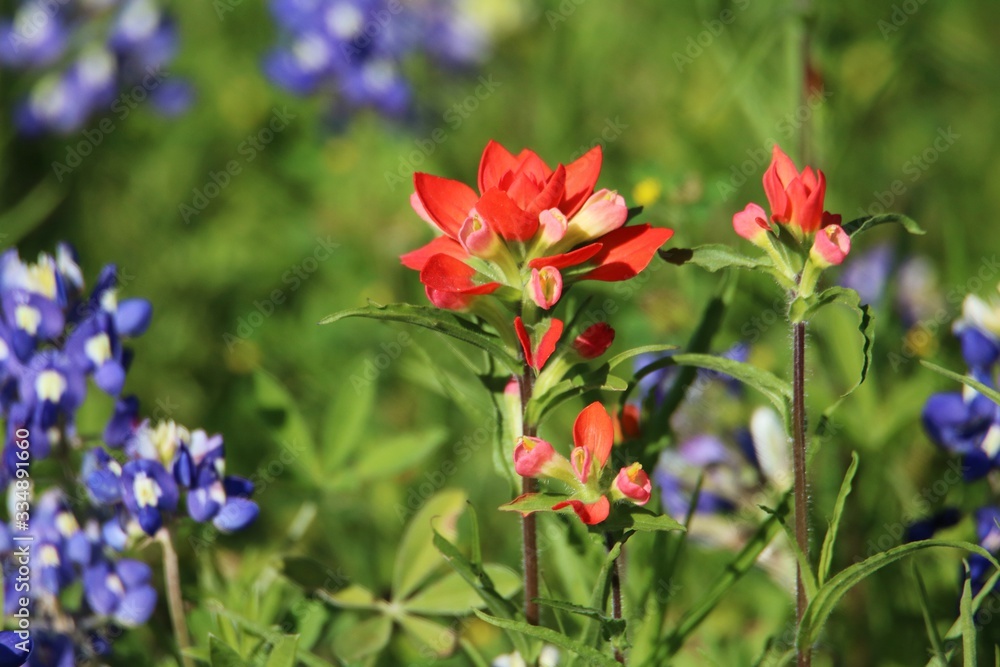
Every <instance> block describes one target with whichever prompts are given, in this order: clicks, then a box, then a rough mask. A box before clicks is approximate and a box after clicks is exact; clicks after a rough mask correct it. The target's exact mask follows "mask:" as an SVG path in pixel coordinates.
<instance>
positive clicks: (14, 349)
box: [0, 244, 258, 665]
mask: <svg viewBox="0 0 1000 667" xmlns="http://www.w3.org/2000/svg"><path fill="white" fill-rule="evenodd" d="M118 290H119V285H118V279H117V270H116V269H115V267H114V266H113V265H109V266H107V267H105V268H104V269H103V270H102V271H101V272H100V275H99V277H98V279H97V282H96V284H95V286H94V288H93V289H92V290H91V291H90V293H89V294H86V293H85V291H84V281H83V274H82V271H81V270H80V267H79V264H78V261H77V258H76V254H75V252H74V250H73V249H72V248H71V247H70V246H68V245H65V244H63V245H59V246H58V249H57V252H56V254H55V256H52V255H47V254H42V255H40V256H39V258H38V260H37V262H35V263H26V262H24V261H22V260H21V258H20V256H19V254H18V252H17V250H15V249H11V250H8V251H6V252H5V253H4V254H3V255H0V417H2V418H3V420H4V422H5V423H6V437H5V444H4V450H3V455H2V457H0V482H2V484H3V485H4V486H5V487H7V489H8V492H9V494H10V501H11V502H10V508H11V509H10V512H11V517H10V518H11V521H10V523H3V522H0V563H2V565H3V568H4V573H5V576H4V580H3V585H4V597H3V599H4V604H5V608H4V613H5V615H6V616H8V617H10V616H14V617H15V618H16V614H17V613H18V612H19V611H20V610H22V609H27V610H28V612H27V613H30V614H31V619H32V633H31V640H32V642H33V647H32V649H31V654H30V658H29V656H28V655H26V654H25V652H24V651H23V650H21V649H23V648H25V646H26V645H25V644H23V642H24V640H25V638H24V637H19V636H18V634H17V633H15V634H13V635H11V634H0V664H4V665H5V664H22V663H23V662H24V661H25V660H29V664H32V665H56V664H58V665H63V664H67V665H71V664H75V660H76V658H77V657H78V656H83V657H84V658H85V659H88V660H89V659H91V658H93V657H95V656H102V655H105V654H106V653H107V652H108V651H110V645H109V643H108V641H107V638H106V635H104V634H102V628H105V627H107V626H109V625H112V626H121V627H133V626H136V625H141V624H143V623H145V622H146V620H147V619H148V618H149V617H150V615H151V614H152V612H153V609H154V607H155V605H156V598H157V596H156V591H155V589H154V588H153V585H152V578H153V577H152V570H151V569H150V567H149V566H148V565H146V564H145V563H143V562H141V561H139V560H135V559H133V558H127V557H125V556H124V553H125V551H126V550H127V549H128V548H130V547H131V546H133V545H135V544H136V543H137V541H138V538H140V537H142V536H143V535H150V536H152V535H156V534H157V533H158V531H160V529H161V528H162V527H163V526H164V525H165V522H166V521H167V520H168V519H169V518H170V515H171V514H172V513H174V512H175V511H176V510H177V507H178V504H179V500H180V495H181V492H182V491H186V507H187V513H188V515H189V516H190V517H191V518H193V519H194V520H195V521H198V522H207V521H211V522H212V523H213V524H214V525H215V527H216V528H218V529H219V530H222V531H233V530H239V529H241V528H244V527H245V526H247V525H248V524H249V523H250V522H252V521H253V520H254V519H255V518H256V516H257V512H258V508H257V505H256V504H255V503H254V502H253V501H251V500H250V499H249V497H250V495H251V493H252V492H253V486H252V484H251V483H250V482H249V481H248V480H245V479H243V478H241V477H236V476H231V475H227V474H226V472H225V457H224V450H223V442H222V437H221V436H218V435H215V436H211V437H210V436H208V435H207V434H206V433H205V432H204V431H200V430H199V431H193V432H192V431H189V430H188V429H186V428H183V427H181V426H178V425H176V424H174V423H173V422H167V423H162V424H159V425H156V426H153V425H151V424H150V423H149V421H148V420H142V419H141V418H140V410H139V401H138V399H137V398H136V397H135V396H128V395H123V390H124V385H125V379H126V371H127V369H128V367H129V365H130V361H131V352H130V350H128V349H127V348H126V347H125V346H124V343H125V341H126V340H127V338H129V337H132V336H137V335H140V334H141V333H143V332H144V331H145V330H146V329H147V327H148V326H149V324H150V321H151V318H152V307H151V306H150V304H149V302H148V301H146V300H144V299H119V298H118ZM90 382H93V384H94V385H95V386H96V387H97V388H98V389H99V390H101V391H102V392H104V393H106V394H108V395H110V396H112V397H113V398H114V400H115V408H114V410H113V413H112V414H111V415H110V417H109V419H108V421H107V423H106V425H105V428H104V432H103V434H101V435H100V436H97V435H90V434H80V433H78V432H77V428H76V413H77V411H78V410H79V408H80V407H81V406H82V405H83V403H84V401H85V399H86V397H87V393H88V385H89V384H90ZM97 440H101V441H103V446H101V445H94V446H91V444H90V443H92V442H94V441H97ZM79 450H82V457H79V458H77V452H78V451H79ZM54 454H55V455H58V456H59V458H60V459H62V460H63V461H65V465H63V466H59V467H57V468H56V469H57V470H59V471H60V472H61V473H62V474H61V477H60V478H59V479H49V478H48V477H47V476H46V475H45V474H44V473H38V474H36V473H35V472H33V471H32V472H30V473H29V471H30V470H31V465H33V464H34V463H36V462H38V461H40V460H41V459H44V458H46V457H49V456H51V455H54ZM76 461H80V462H81V466H80V468H79V473H77V469H75V468H74V467H73V463H74V462H76ZM81 482H82V484H83V486H84V488H85V489H86V493H85V494H77V493H75V489H76V488H78V483H81ZM33 497H34V499H32V498H33ZM28 508H30V513H29V512H28ZM29 515H30V516H29ZM25 543H30V549H29V550H28V551H25V550H23V549H22V548H21V547H22V545H23V544H25ZM22 570H23V571H24V572H28V573H30V577H28V575H25V576H21V573H22ZM77 583H79V584H80V586H81V587H82V590H83V596H82V599H74V598H73V596H69V597H67V596H65V595H63V593H64V591H66V589H67V588H69V587H70V586H72V585H74V584H77ZM25 602H26V603H27V604H26V605H25ZM18 646H20V647H21V648H17V647H18ZM8 649H9V657H10V660H11V661H12V662H4V661H3V660H2V659H3V657H4V656H5V655H6V654H4V651H6V650H8Z"/></svg>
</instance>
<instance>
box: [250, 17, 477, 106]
mask: <svg viewBox="0 0 1000 667" xmlns="http://www.w3.org/2000/svg"><path fill="white" fill-rule="evenodd" d="M270 5H271V13H272V14H273V15H274V18H275V21H276V22H277V23H278V26H279V27H280V29H281V30H282V31H283V34H282V36H281V39H280V45H279V46H278V47H277V48H275V49H274V50H273V51H272V52H271V53H270V54H269V55H268V56H267V58H266V59H265V61H264V71H265V72H266V74H267V76H268V77H269V78H270V79H271V80H272V81H273V82H274V83H276V84H277V85H279V86H282V87H283V88H286V89H287V90H289V91H291V92H293V93H295V94H297V95H311V94H313V93H316V92H319V91H321V90H325V91H328V92H331V93H334V94H335V95H336V96H337V98H338V99H339V101H340V103H341V104H342V105H343V106H345V107H346V109H347V110H348V111H349V110H353V109H357V108H359V107H373V108H375V109H377V110H379V111H380V112H382V113H384V114H387V115H391V116H399V115H402V114H403V113H404V112H405V111H407V109H408V108H409V105H410V97H411V90H410V84H409V82H408V81H407V80H406V77H405V75H404V73H403V64H404V61H405V60H406V59H407V58H408V57H409V56H411V55H415V54H416V53H418V52H421V51H422V52H424V53H427V54H428V55H430V56H431V57H432V58H433V59H435V60H437V61H438V62H439V63H442V64H444V65H467V64H470V63H473V62H475V61H477V60H479V58H480V57H481V56H482V54H483V52H484V50H485V46H486V45H485V33H484V31H483V30H482V28H480V27H479V26H478V25H477V24H476V23H475V22H474V21H472V20H471V19H470V18H469V17H468V16H467V15H466V14H464V13H463V11H462V10H461V7H460V5H459V3H457V2H453V1H451V0H421V1H420V2H411V3H400V2H396V1H395V0H271V3H270Z"/></svg>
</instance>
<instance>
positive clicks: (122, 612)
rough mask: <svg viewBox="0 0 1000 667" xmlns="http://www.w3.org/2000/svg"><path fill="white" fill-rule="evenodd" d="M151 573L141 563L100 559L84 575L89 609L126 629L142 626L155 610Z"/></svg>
mask: <svg viewBox="0 0 1000 667" xmlns="http://www.w3.org/2000/svg"><path fill="white" fill-rule="evenodd" d="M152 578H153V571H152V569H150V567H149V565H146V564H145V563H143V562H142V561H137V560H132V559H130V558H123V559H121V560H119V561H117V562H111V561H106V560H101V561H98V562H97V563H95V564H94V565H92V566H90V567H88V568H87V570H86V571H85V572H84V573H83V592H84V595H85V596H86V598H87V603H88V604H89V605H90V608H91V609H93V610H94V612H96V613H97V614H99V615H101V616H109V617H111V618H113V619H114V620H115V621H116V622H117V623H120V624H121V625H123V626H125V627H135V626H137V625H142V624H143V623H145V622H146V621H147V620H149V617H150V616H151V615H152V614H153V610H154V608H155V607H156V590H155V589H154V588H153V586H152V585H151V584H150V581H151V580H152Z"/></svg>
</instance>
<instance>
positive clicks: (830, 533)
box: [817, 452, 858, 586]
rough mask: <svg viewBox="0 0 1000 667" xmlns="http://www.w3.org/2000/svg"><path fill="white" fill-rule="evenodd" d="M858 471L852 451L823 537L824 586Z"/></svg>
mask: <svg viewBox="0 0 1000 667" xmlns="http://www.w3.org/2000/svg"><path fill="white" fill-rule="evenodd" d="M857 471H858V453H857V452H852V453H851V465H850V466H848V468H847V473H846V474H845V475H844V481H843V482H841V484H840V493H838V494H837V501H836V502H835V503H834V505H833V515H831V517H830V526H829V528H827V529H826V536H825V537H824V538H823V548H822V549H821V550H820V556H819V572H818V573H817V576H818V578H819V585H820V586H822V585H823V584H824V583H825V582H826V579H827V577H828V576H829V574H830V566H831V565H832V564H833V547H834V543H835V542H836V541H837V530H838V529H839V528H840V517H841V516H842V515H843V513H844V505H845V504H846V503H847V496H849V495H851V484H852V483H853V482H854V473H856V472H857Z"/></svg>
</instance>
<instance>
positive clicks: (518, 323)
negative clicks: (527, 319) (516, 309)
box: [514, 316, 534, 368]
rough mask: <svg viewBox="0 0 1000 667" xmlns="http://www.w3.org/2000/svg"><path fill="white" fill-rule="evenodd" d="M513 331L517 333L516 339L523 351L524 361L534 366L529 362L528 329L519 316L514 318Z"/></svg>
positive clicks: (529, 342) (529, 341)
mask: <svg viewBox="0 0 1000 667" xmlns="http://www.w3.org/2000/svg"><path fill="white" fill-rule="evenodd" d="M514 331H515V333H517V339H518V340H519V341H521V349H522V350H523V351H524V362H525V363H526V364H528V365H529V366H531V367H532V368H534V365H533V364H532V363H531V336H529V335H528V330H527V329H525V328H524V322H523V321H522V320H521V318H520V316H518V317H515V318H514Z"/></svg>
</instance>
